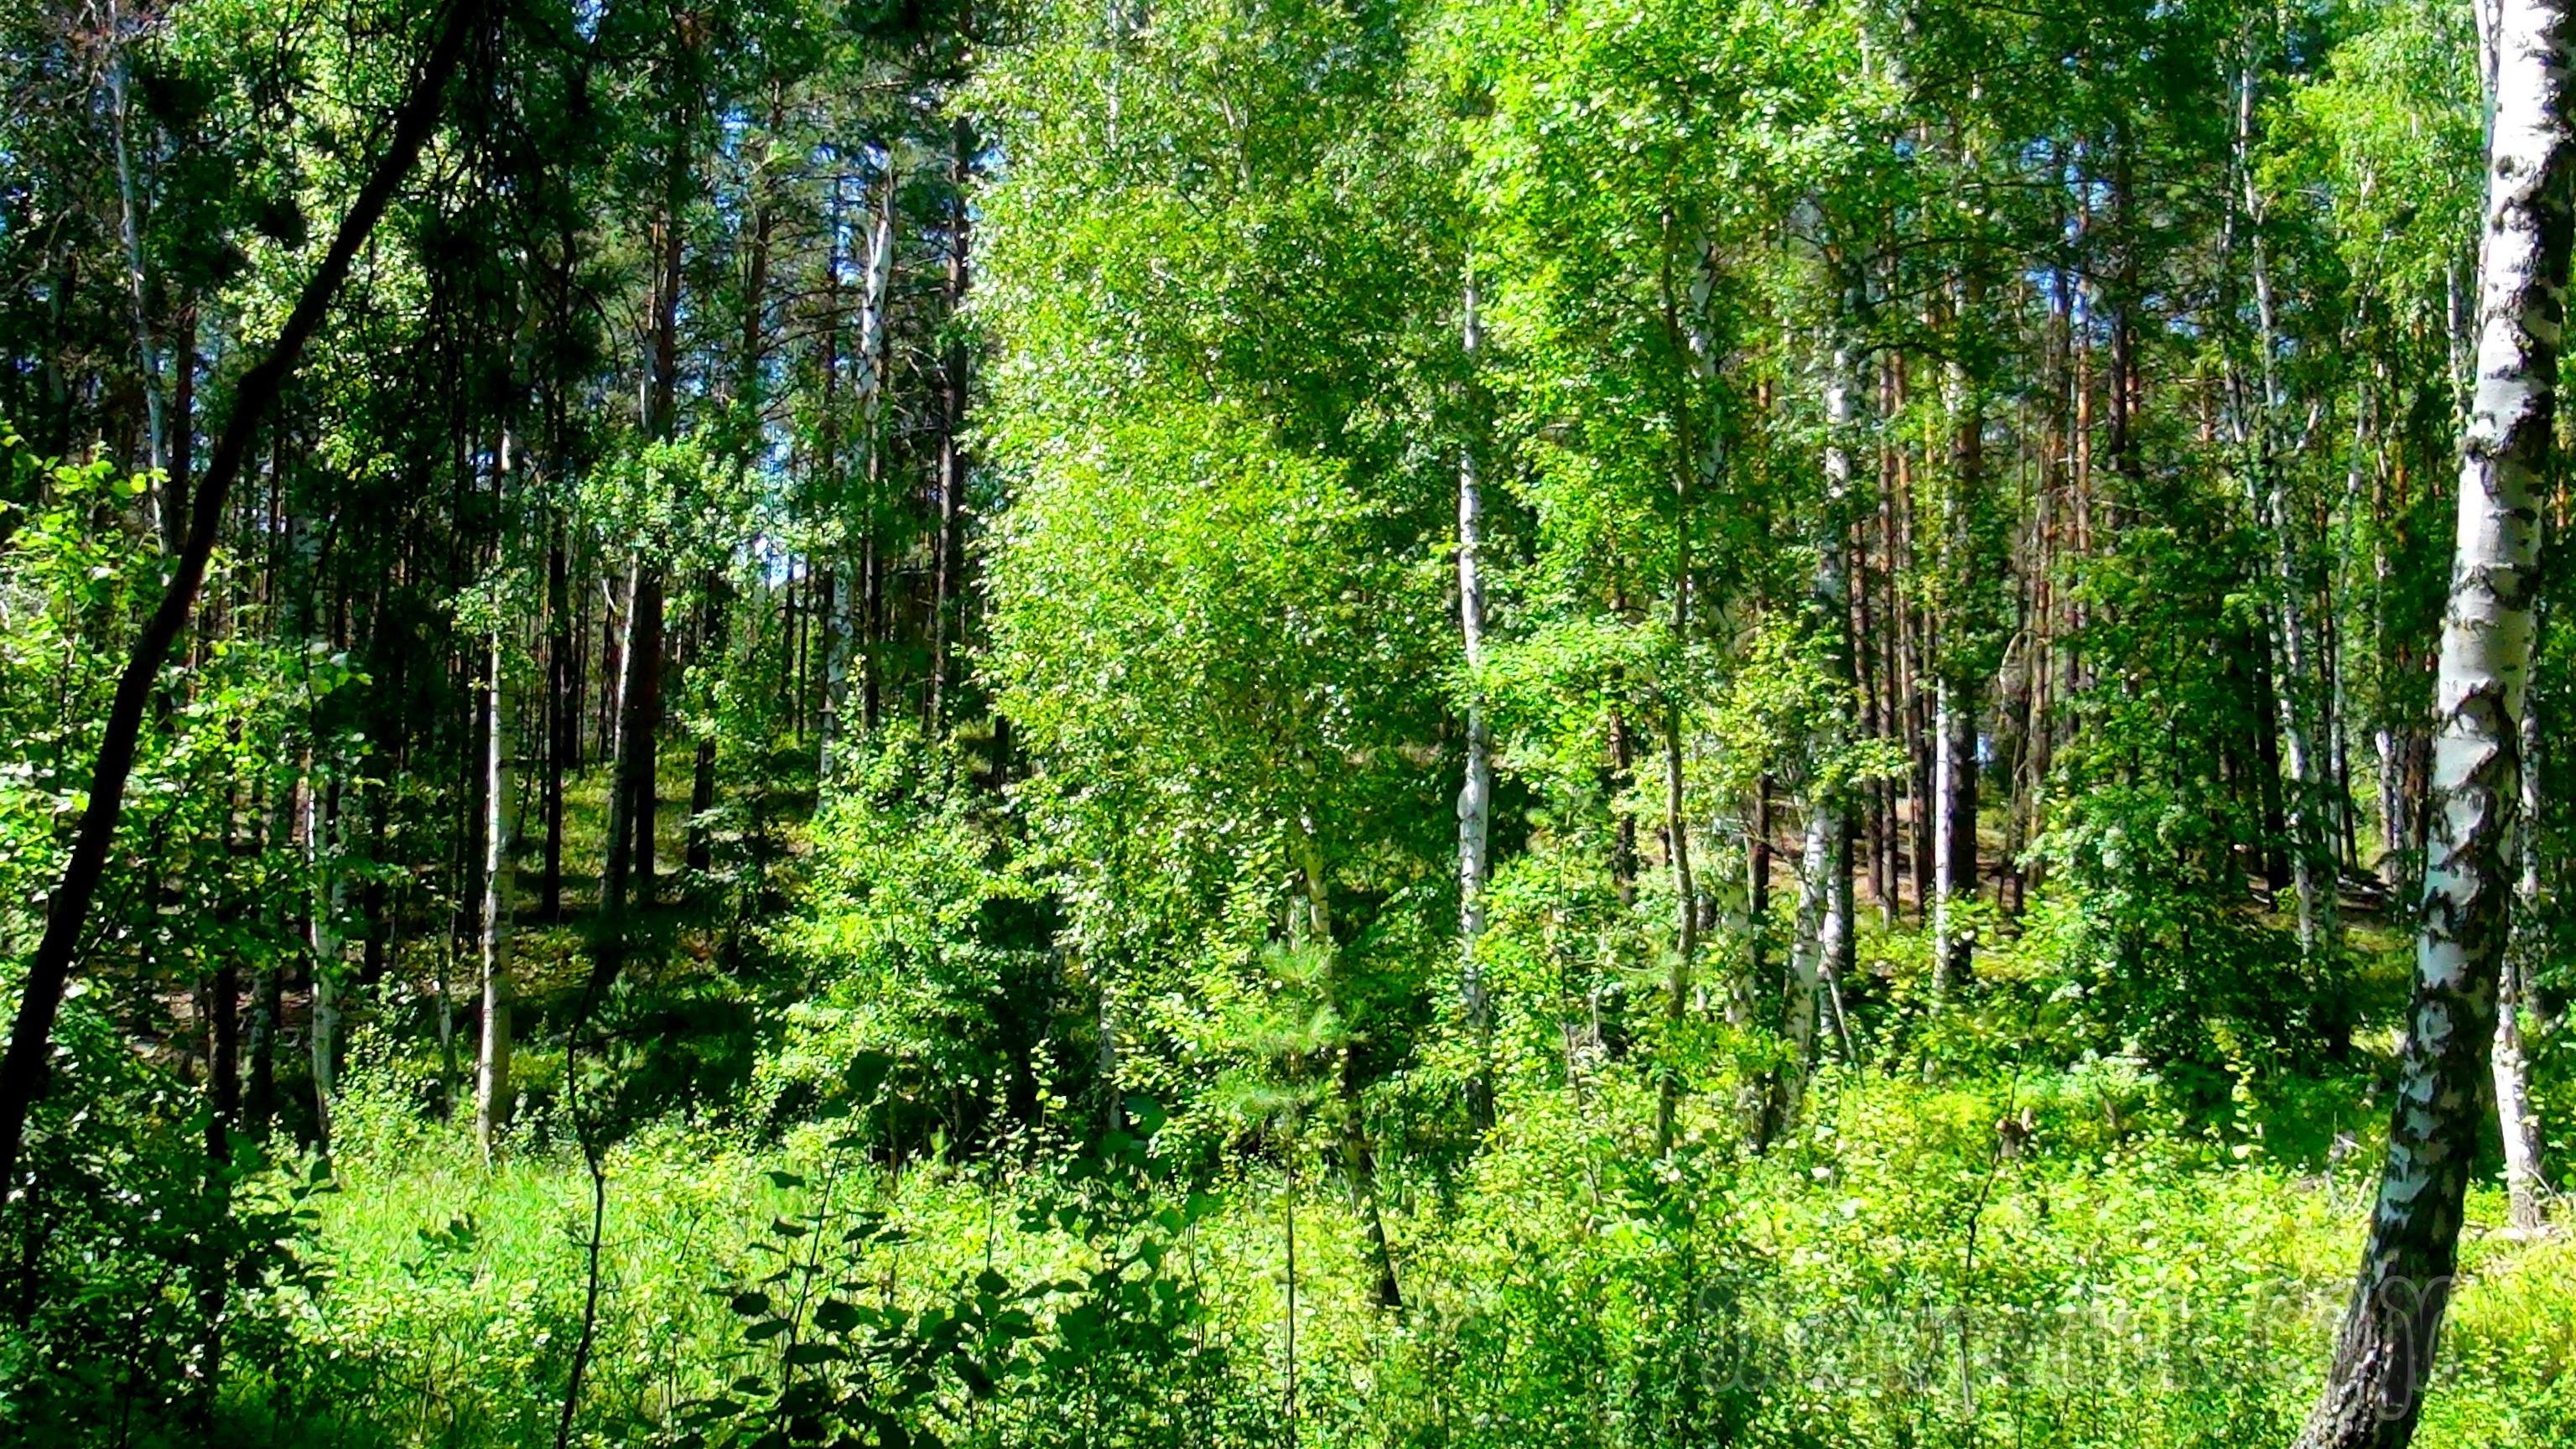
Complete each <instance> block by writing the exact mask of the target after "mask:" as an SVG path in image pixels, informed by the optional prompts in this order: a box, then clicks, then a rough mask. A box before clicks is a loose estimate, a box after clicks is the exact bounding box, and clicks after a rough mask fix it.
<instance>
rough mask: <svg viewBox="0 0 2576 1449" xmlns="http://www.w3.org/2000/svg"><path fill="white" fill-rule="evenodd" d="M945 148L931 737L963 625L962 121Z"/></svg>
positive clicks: (966, 168) (946, 700)
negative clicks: (944, 322) (947, 202)
mask: <svg viewBox="0 0 2576 1449" xmlns="http://www.w3.org/2000/svg"><path fill="white" fill-rule="evenodd" d="M951 143H952V150H951V152H950V155H949V163H948V184H949V187H950V189H951V192H952V200H951V210H950V213H949V237H948V280H947V287H946V293H945V300H946V303H947V316H948V318H949V319H950V328H949V340H948V347H947V350H946V351H945V352H944V353H943V354H942V355H941V358H940V365H939V459H938V466H939V525H938V534H937V537H936V539H935V540H934V546H935V547H936V550H937V553H938V557H937V558H936V559H935V560H933V564H934V568H933V577H932V588H931V620H930V695H929V700H928V704H927V709H926V714H927V720H926V726H927V730H928V732H929V733H931V734H933V735H936V734H938V733H939V731H940V730H941V728H942V727H943V726H945V725H946V723H947V720H948V715H949V712H950V710H951V708H952V707H953V706H954V704H955V700H954V698H953V696H954V694H955V693H956V684H957V681H956V680H955V679H953V678H952V677H951V675H952V674H953V672H954V671H955V668H956V661H955V658H954V655H955V654H956V652H957V647H958V639H959V635H960V634H961V632H962V630H963V624H964V621H963V619H962V618H961V617H960V606H959V594H960V587H961V585H962V583H963V579H962V577H961V575H962V572H963V570H964V568H965V559H964V557H963V554H962V541H963V536H962V530H963V528H964V525H965V504H966V437H965V433H966V387H967V376H966V368H967V354H966V337H965V332H964V329H963V328H962V327H960V326H958V325H957V318H958V314H959V312H960V311H961V310H962V309H963V308H964V307H965V305H966V268H967V255H968V245H969V238H970V235H971V232H970V226H971V223H970V219H969V218H970V216H971V213H970V212H969V211H968V210H967V206H966V185H967V182H968V181H969V180H970V179H971V178H972V176H973V173H974V161H975V128H974V126H973V124H972V123H970V122H969V121H968V120H967V119H966V118H965V117H964V116H959V117H958V118H957V122H956V126H955V129H954V130H953V132H952V133H951Z"/></svg>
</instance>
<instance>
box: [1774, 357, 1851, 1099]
mask: <svg viewBox="0 0 2576 1449" xmlns="http://www.w3.org/2000/svg"><path fill="white" fill-rule="evenodd" d="M1854 367H1855V359H1854V356H1853V353H1852V349H1851V344H1850V341H1849V339H1848V338H1846V337H1844V336H1843V335H1841V332H1840V329H1839V328H1838V329H1837V330H1836V335H1835V337H1834V341H1833V347H1832V351H1831V353H1830V355H1829V357H1828V359H1827V361H1826V364H1825V376H1824V401H1825V456H1824V475H1825V497H1824V506H1823V507H1822V508H1821V509H1820V510H1819V513H1818V517H1817V519H1816V523H1815V533H1814V544H1815V549H1816V574H1815V582H1814V584H1813V586H1812V588H1811V590H1810V593H1809V599H1810V602H1811V605H1812V606H1813V608H1814V609H1815V612H1816V614H1817V617H1818V619H1819V621H1820V622H1821V623H1822V625H1823V626H1824V627H1825V628H1828V629H1832V630H1835V631H1837V632H1839V631H1841V630H1843V629H1845V628H1847V627H1848V620H1849V619H1850V617H1851V613H1850V604H1851V580H1850V578H1849V577H1848V575H1847V573H1846V571H1845V567H1844V559H1843V516H1844V513H1845V510H1846V509H1847V507H1848V506H1849V502H1850V498H1851V486H1852V461H1851V433H1852V425H1853V419H1854V407H1855V404H1854V396H1853V395H1854V389H1853V387H1852V375H1853V371H1854ZM1835 657H1836V658H1837V659H1838V660H1840V661H1843V662H1844V666H1845V667H1844V668H1843V669H1841V670H1838V671H1837V673H1838V678H1837V679H1836V684H1837V686H1838V687H1839V686H1847V685H1848V684H1849V682H1850V681H1849V675H1848V661H1849V659H1850V651H1849V648H1848V646H1847V645H1844V644H1838V645H1837V646H1836V649H1835ZM1850 732H1851V720H1850V703H1849V700H1848V697H1847V695H1837V696H1836V698H1835V700H1834V702H1833V704H1832V705H1831V707H1829V708H1828V709H1827V710H1826V712H1825V716H1824V720H1823V722H1822V723H1821V724H1820V725H1819V726H1818V728H1817V729H1816V731H1815V734H1814V735H1813V737H1811V738H1810V739H1809V740H1808V742H1807V759H1806V762H1805V764H1806V773H1807V787H1806V813H1807V825H1806V841H1805V848H1804V850H1803V851H1802V852H1801V854H1800V857H1799V866H1798V918H1797V925H1796V929H1795V932H1794V934H1793V935H1792V937H1791V940H1790V945H1789V1003H1788V1014H1787V1021H1786V1031H1787V1035H1788V1038H1789V1045H1790V1047H1791V1062H1790V1065H1789V1068H1788V1071H1787V1073H1786V1075H1785V1076H1784V1078H1783V1086H1782V1089H1781V1090H1780V1091H1779V1092H1778V1093H1777V1094H1775V1097H1774V1100H1773V1104H1772V1109H1771V1111H1772V1122H1771V1126H1772V1128H1773V1130H1775V1131H1776V1130H1778V1129H1780V1128H1783V1127H1785V1126H1786V1125H1787V1124H1788V1123H1789V1122H1790V1121H1791V1120H1792V1119H1793V1118H1794V1117H1795V1116H1796V1115H1797V1110H1798V1104H1799V1102H1800V1100H1801V1099H1802V1098H1803V1097H1804V1096H1805V1093H1806V1087H1807V1078H1808V1077H1809V1076H1810V1075H1811V1074H1812V1073H1813V1071H1814V1069H1815V1060H1816V1034H1817V1025H1818V1022H1819V1019H1820V1017H1821V1015H1822V1013H1823V1010H1824V1001H1825V990H1826V986H1827V984H1828V982H1829V981H1830V980H1831V978H1832V975H1833V973H1834V972H1836V971H1838V970H1839V969H1841V967H1842V965H1843V963H1844V961H1845V960H1846V958H1848V956H1849V955H1850V953H1851V948H1852V891H1851V876H1850V873H1849V872H1848V871H1847V870H1846V869H1845V866H1846V865H1847V864H1848V862H1849V858H1850V853H1851V852H1850V842H1849V839H1848V836H1849V832H1850V829H1851V821H1850V815H1849V811H1848V801H1847V800H1846V799H1845V797H1844V791H1843V785H1842V782H1841V781H1840V780H1839V779H1838V778H1836V776H1835V771H1836V769H1837V768H1838V767H1839V766H1838V762H1837V761H1836V759H1835V757H1836V756H1838V755H1839V754H1840V753H1841V752H1842V750H1843V748H1844V746H1845V744H1846V743H1847V742H1848V740H1849V738H1850Z"/></svg>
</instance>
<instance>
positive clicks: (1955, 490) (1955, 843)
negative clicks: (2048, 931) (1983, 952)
mask: <svg viewBox="0 0 2576 1449" xmlns="http://www.w3.org/2000/svg"><path fill="white" fill-rule="evenodd" d="M1984 309H1985V285H1984V281H1983V279H1982V277H1981V276H1980V275H1979V261H1978V259H1977V258H1975V257H1973V256H1972V257H1971V258H1970V259H1969V261H1968V264H1967V266H1966V268H1965V272H1964V275H1963V276H1962V277H1961V278H1960V281H1959V283H1958V287H1957V292H1956V305H1955V307H1954V309H1953V310H1954V315H1953V317H1952V318H1951V321H1952V324H1953V328H1952V331H1953V337H1952V341H1951V357H1950V360H1949V363H1948V364H1947V368H1946V374H1947V375H1946V379H1945V381H1946V385H1947V386H1946V390H1947V391H1948V393H1949V398H1948V403H1949V408H1950V415H1951V419H1952V435H1951V442H1950V478H1949V487H1947V488H1945V489H1943V490H1942V493H1941V560H1940V562H1941V569H1940V574H1941V587H1942V591H1943V593H1944V594H1945V595H1946V598H1945V600H1944V602H1945V603H1946V605H1947V607H1946V608H1944V609H1943V610H1942V611H1941V619H1940V631H1941V654H1942V657H1941V658H1939V659H1937V660H1936V661H1935V663H1934V666H1933V684H1932V699H1933V704H1932V717H1933V723H1932V750H1933V760H1932V890H1933V897H1932V990H1933V994H1934V995H1935V996H1936V997H1938V996H1941V995H1943V994H1946V993H1947V992H1948V991H1949V990H1950V988H1952V987H1953V986H1955V985H1957V984H1959V983H1961V982H1963V981H1965V980H1966V979H1967V977H1968V972H1969V968H1970V966H1971V964H1972V962H1973V959H1974V955H1975V948H1976V941H1975V937H1974V936H1973V935H1972V934H1971V933H1970V931H1969V929H1968V926H1967V923H1966V922H1965V921H1963V920H1961V919H1960V906H1961V904H1962V903H1965V902H1973V901H1974V900H1975V899H1976V898H1977V784H1978V779H1977V720H1978V716H1979V713H1980V708H1979V698H1978V696H1979V694H1980V693H1981V689H1980V686H1981V684H1982V683H1983V681H1982V679H1981V678H1980V672H1979V665H1978V663H1977V662H1976V661H1974V660H1973V659H1972V658H1971V657H1970V656H1971V654H1972V652H1973V651H1972V650H1971V648H1970V645H1971V642H1972V641H1974V640H1975V639H1977V638H1978V637H1979V636H1980V635H1981V634H1982V632H1983V628H1982V626H1983V624H1984V621H1983V620H1978V619H1971V618H1969V617H1968V612H1969V609H1970V607H1971V603H1970V601H1971V600H1972V599H1973V598H1974V597H1975V594H1976V586H1977V585H1978V584H1980V583H1981V582H1982V580H1980V579H1978V578H1977V577H1976V575H1977V574H1979V573H1980V572H1982V570H1983V568H1984V567H1985V560H1984V559H1983V558H1982V557H1981V553H1982V550H1980V549H1979V548H1978V546H1977V528H1978V515H1979V514H1980V513H1981V512H1982V511H1983V510H1984V508H1985V506H1986V503H1985V496H1984V495H1985V486H1986V441H1985V436H1986V411H1985V382H1984V378H1983V376H1982V372H1983V369H1982V368H1981V367H1980V366H1979V365H1978V364H1977V362H1976V360H1975V357H1974V353H1975V351H1976V349H1977V347H1978V346H1979V345H1980V342H1979V339H1978V337H1977V328H1978V326H1979V323H1980V320H1981V317H1982V314H1983V312H1984Z"/></svg>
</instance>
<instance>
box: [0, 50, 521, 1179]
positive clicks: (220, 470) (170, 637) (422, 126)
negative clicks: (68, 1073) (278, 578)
mask: <svg viewBox="0 0 2576 1449" xmlns="http://www.w3.org/2000/svg"><path fill="white" fill-rule="evenodd" d="M480 10H481V6H480V3H479V0H459V3H457V4H456V5H455V6H454V8H452V9H450V10H449V11H448V12H447V14H446V16H445V17H444V18H443V19H442V20H441V21H440V24H439V30H438V39H437V41H436V43H435V44H433V45H432V46H431V48H430V53H429V57H428V59H427V60H426V61H425V62H424V63H423V64H422V66H421V69H420V72H419V74H418V75H417V76H415V77H414V78H413V81H412V87H411V92H410V94H409V95H407V96H405V97H404V99H403V104H402V109H401V110H400V111H399V112H397V113H396V115H395V117H394V128H393V139H392V141H391V142H390V143H389V144H388V145H387V146H386V148H385V154H384V155H383V156H382V157H381V158H380V159H378V161H377V162H376V169H375V171H374V172H373V173H372V174H371V175H369V176H368V178H367V182H366V185H365V186H363V187H362V188H360V189H359V192H358V195H357V199H356V200H354V201H352V202H351V203H350V205H349V212H348V215H347V216H345V217H343V218H341V221H340V230H339V232H338V233H337V234H335V235H334V236H333V237H332V238H331V249H330V250H329V251H328V252H326V253H324V255H323V258H322V265H321V267H320V268H319V269H317V270H316V271H315V272H314V274H313V277H312V279H311V280H310V281H308V282H306V283H305V284H304V291H303V293H302V295H300V296H298V297H297V298H296V301H295V310H294V311H292V312H290V313H288V314H287V318H286V325H285V326H284V327H283V328H281V329H279V331H278V334H277V341H276V342H275V343H274V344H273V345H272V346H271V347H270V348H269V352H268V356H266V357H264V358H262V359H260V361H259V363H258V364H257V365H256V366H254V367H252V368H251V370H250V371H248V372H247V373H244V374H243V375H242V380H241V384H240V386H239V387H238V388H237V389H235V391H234V396H233V408H232V413H231V415H230V417H229V418H228V419H227V421H226V422H225V424H224V431H223V435H222V436H221V437H219V438H217V439H216V440H215V450H214V452H213V454H212V455H210V456H209V457H208V459H207V461H206V476H205V479H204V481H203V482H201V483H199V484H198V485H197V487H196V489H195V496H194V498H192V499H191V500H190V507H189V515H188V535H187V538H186V539H185V541H184V542H183V543H182V545H181V547H180V549H179V554H178V557H177V559H176V560H175V567H174V568H173V569H172V570H171V573H170V582H169V583H168V584H167V585H166V586H164V587H163V589H162V591H161V602H160V603H159V604H158V605H157V606H155V607H154V609H153V611H152V617H151V618H150V619H149V620H148V621H146V622H145V624H144V626H143V632H142V633H141V634H139V635H137V636H136V638H135V641H134V652H133V654H132V656H131V657H130V658H128V659H127V661H126V665H125V672H124V673H123V674H122V675H120V676H119V677H118V679H117V681H116V698H115V700H114V702H113V703H111V704H110V705H109V706H108V712H107V724H106V727H105V728H104V729H103V730H101V731H100V733H99V742H98V765H97V768H96V770H95V771H94V772H93V773H92V775H91V779H90V788H89V795H88V800H89V806H88V808H87V809H86V810H84V811H82V813H81V822H80V828H79V832H78V834H77V835H76V836H75V837H74V838H73V842H72V854H71V860H70V862H69V863H67V864H66V865H65V866H64V867H63V875H62V880H61V882H60V883H59V884H58V885H57V886H56V887H55V888H54V893H53V895H52V897H51V898H50V899H49V900H48V901H47V902H46V907H45V934H44V936H43V938H42V939H41V940H40V941H39V942H38V943H37V946H36V954H35V957H34V959H33V960H31V961H30V962H29V963H28V966H27V981H26V987H25V990H24V992H23V993H22V994H21V996H20V998H19V1003H18V1016H17V1020H16V1022H15V1024H14V1025H13V1026H12V1027H11V1029H10V1033H9V1050H8V1053H7V1055H6V1056H5V1057H0V1192H5V1191H6V1190H7V1189H8V1187H9V1185H10V1184H11V1183H12V1182H13V1181H14V1177H15V1174H16V1172H17V1168H18V1150H19V1147H20V1145H21V1144H22V1143H23V1141H24V1139H25V1136H26V1128H27V1109H28V1108H29V1107H30V1106H31V1105H33V1103H34V1102H35V1099H36V1093H37V1091H38V1089H39V1088H41V1087H42V1086H43V1084H44V1079H45V1063H46V1059H47V1057H48V1056H49V1055H50V1053H51V1043H52V1037H53V1030H54V1016H55V1014H56V1013H57V1012H59V1011H60V1010H61V1009H62V1001H63V988H64V986H65V985H67V984H68V983H69V982H70V979H71V968H72V958H73V956H74V955H75V954H77V953H78V951H79V949H80V941H81V936H82V934H83V933H84V932H85V931H86V930H87V928H88V925H89V908H90V904H91V902H92V901H94V900H95V899H96V898H97V896H98V887H99V880H100V878H101V877H102V876H104V875H105V874H106V872H107V852H108V848H109V846H110V845H112V844H113V843H114V841H115V838H116V822H117V817H118V816H119V815H120V814H122V813H123V811H124V808H125V784H126V780H127V778H128V777H129V776H131V775H132V774H133V771H134V754H135V746H136V743H137V742H138V740H139V739H140V738H141V735H142V730H143V711H144V708H145V707H146V706H147V705H148V704H150V703H151V698H152V694H153V691H154V688H155V686H156V685H157V684H158V683H159V681H160V677H161V666H162V665H163V664H164V663H166V662H167V661H168V660H169V658H170V649H171V646H172V645H174V644H176V643H177V642H178V638H179V631H180V630H181V629H183V628H185V627H187V623H188V615H189V612H190V611H191V610H192V609H193V608H194V607H195V605H196V602H197V590H198V589H199V587H200V586H202V585H203V584H204V583H205V580H206V563H207V560H208V559H209V558H211V557H212V556H213V554H214V551H215V537H216V535H217V534H218V533H220V532H221V531H222V529H223V525H224V519H225V502H226V499H227V498H228V497H229V495H230V494H231V492H232V484H233V480H234V479H235V478H237V477H239V476H241V467H242V460H243V459H244V458H245V457H246V456H248V454H249V451H250V445H251V440H252V439H253V438H254V437H256V436H257V435H258V432H259V428H260V422H261V419H262V418H264V417H265V416H266V415H267V413H268V410H269V408H270V407H271V406H272V405H273V404H275V403H276V401H277V395H278V393H279V391H280V390H282V389H283V388H284V387H285V385H286V378H287V374H288V373H290V372H292V371H293V370H294V368H295V363H296V359H297V357H298V356H299V355H300V354H301V353H302V352H303V350H304V344H305V342H306V341H307V340H308V339H309V338H311V337H312V335H313V333H314V330H315V329H316V328H318V327H320V326H321V325H322V316H323V314H324V313H325V312H327V311H329V310H330V306H331V299H332V298H333V297H334V296H336V295H338V293H339V290H340V284H341V283H342V282H343V281H345V280H347V278H348V275H349V268H350V267H351V265H352V264H354V263H355V262H356V260H357V256H358V249H359V248H360V247H362V246H364V245H365V244H366V240H367V237H368V234H369V233H371V232H373V231H374V230H375V229H376V221H377V219H378V218H379V217H382V216H383V215H384V213H385V207H386V205H387V204H388V203H390V202H391V201H392V200H393V194H394V191H395V189H396V188H398V187H400V186H401V185H402V181H403V178H404V177H405V176H408V175H409V174H410V173H411V167H412V162H413V160H414V159H416V158H417V157H418V156H419V155H420V148H421V145H422V143H423V142H425V141H427V140H428V139H429V133H430V130H431V129H432V128H433V127H434V126H436V125H437V123H438V116H439V111H440V109H441V106H442V104H443V103H444V101H445V100H446V97H447V82H448V78H449V77H450V76H452V75H454V74H455V72H456V66H457V62H458V61H459V59H461V58H462V57H463V55H464V53H465V41H466V38H467V36H468V35H469V34H471V33H472V31H473V30H474V22H475V18H476V16H477V15H478V14H479V13H480Z"/></svg>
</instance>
